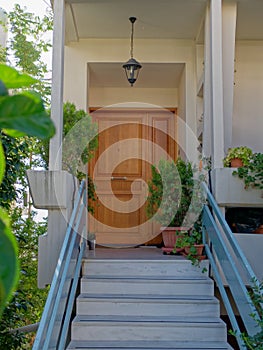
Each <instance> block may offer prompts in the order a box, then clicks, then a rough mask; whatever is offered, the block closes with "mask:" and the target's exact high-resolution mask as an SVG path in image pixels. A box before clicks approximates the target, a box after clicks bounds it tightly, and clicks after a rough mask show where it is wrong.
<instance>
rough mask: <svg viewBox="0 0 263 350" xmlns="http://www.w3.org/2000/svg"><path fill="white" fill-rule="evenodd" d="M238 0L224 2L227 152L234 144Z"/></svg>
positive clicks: (225, 129)
mask: <svg viewBox="0 0 263 350" xmlns="http://www.w3.org/2000/svg"><path fill="white" fill-rule="evenodd" d="M236 17H237V4H236V1H231V2H227V3H226V2H224V3H223V91H224V96H223V99H224V100H223V101H224V135H225V152H227V150H228V148H229V147H231V146H232V119H233V100H234V70H235V67H234V62H235V38H236Z"/></svg>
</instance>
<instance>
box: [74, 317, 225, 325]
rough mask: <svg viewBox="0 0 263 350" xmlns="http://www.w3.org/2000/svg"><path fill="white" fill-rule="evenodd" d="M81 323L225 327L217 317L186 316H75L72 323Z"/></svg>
mask: <svg viewBox="0 0 263 350" xmlns="http://www.w3.org/2000/svg"><path fill="white" fill-rule="evenodd" d="M81 322H99V323H103V322H104V323H108V322H116V323H118V322H120V323H122V324H129V323H136V322H137V323H142V322H143V323H163V324H165V323H166V324H168V323H184V324H185V323H188V324H191V323H192V324H197V323H198V324H204V323H205V324H208V325H209V324H215V323H216V324H218V325H222V326H225V323H224V322H223V321H222V320H221V319H220V318H218V317H202V316H200V317H192V316H190V317H187V316H165V317H164V316H133V315H131V316H130V315H129V318H128V319H127V316H126V315H77V316H76V317H75V318H74V320H73V323H74V324H76V323H81Z"/></svg>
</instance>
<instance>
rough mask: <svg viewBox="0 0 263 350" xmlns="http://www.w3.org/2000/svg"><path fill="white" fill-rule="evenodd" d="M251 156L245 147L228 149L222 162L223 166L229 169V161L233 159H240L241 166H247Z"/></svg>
mask: <svg viewBox="0 0 263 350" xmlns="http://www.w3.org/2000/svg"><path fill="white" fill-rule="evenodd" d="M252 154H253V152H252V150H251V149H250V148H249V147H246V146H240V147H233V148H229V149H228V152H227V155H226V157H225V158H224V160H223V162H224V166H225V167H230V165H231V161H232V160H233V159H235V158H238V159H240V160H241V161H242V163H243V165H248V163H249V161H250V159H251V157H252Z"/></svg>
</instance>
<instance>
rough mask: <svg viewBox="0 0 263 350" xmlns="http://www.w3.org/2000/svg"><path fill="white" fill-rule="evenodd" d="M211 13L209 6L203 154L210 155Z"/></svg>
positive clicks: (206, 25) (207, 12)
mask: <svg viewBox="0 0 263 350" xmlns="http://www.w3.org/2000/svg"><path fill="white" fill-rule="evenodd" d="M210 34H211V33H210V13H209V6H207V9H206V16H205V46H204V93H203V96H204V130H203V155H204V157H210V156H211V154H212V126H211V118H212V106H211V55H210V52H211V49H210V46H211V40H210Z"/></svg>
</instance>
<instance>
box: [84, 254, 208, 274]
mask: <svg viewBox="0 0 263 350" xmlns="http://www.w3.org/2000/svg"><path fill="white" fill-rule="evenodd" d="M204 268H206V272H205V273H204V272H203V270H204ZM207 271H208V261H207V260H204V261H202V262H201V264H200V267H198V266H193V265H192V263H191V261H189V260H175V259H173V257H168V258H167V259H156V260H152V259H151V260H145V259H140V260H134V259H116V260H114V259H84V261H83V269H82V273H83V275H84V276H87V275H96V276H99V275H103V276H105V275H110V276H138V277H139V276H147V277H149V276H152V277H156V276H177V277H179V276H181V277H184V276H188V277H194V276H200V275H201V276H202V275H207Z"/></svg>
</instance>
